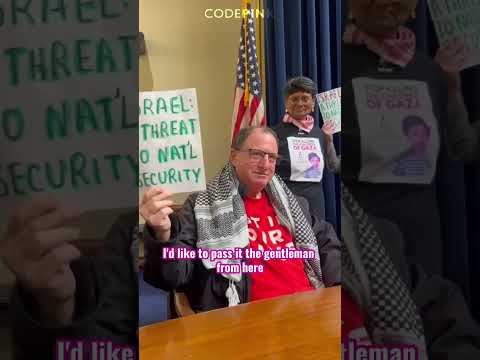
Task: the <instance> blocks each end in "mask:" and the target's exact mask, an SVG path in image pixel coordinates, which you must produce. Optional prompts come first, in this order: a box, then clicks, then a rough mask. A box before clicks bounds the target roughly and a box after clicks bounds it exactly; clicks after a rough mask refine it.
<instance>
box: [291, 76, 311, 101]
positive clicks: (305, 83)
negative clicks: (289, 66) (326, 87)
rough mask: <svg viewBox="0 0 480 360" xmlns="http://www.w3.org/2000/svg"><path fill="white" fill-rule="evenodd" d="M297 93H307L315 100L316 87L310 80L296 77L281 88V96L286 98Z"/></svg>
mask: <svg viewBox="0 0 480 360" xmlns="http://www.w3.org/2000/svg"><path fill="white" fill-rule="evenodd" d="M299 91H301V92H306V93H309V94H311V95H312V96H313V97H314V98H315V95H316V94H317V85H316V84H315V82H314V81H313V80H312V79H310V78H308V77H306V76H297V77H294V78H291V79H289V80H288V81H287V84H286V85H285V87H284V88H283V95H284V96H285V97H286V98H288V97H289V96H290V95H292V94H295V93H296V92H299Z"/></svg>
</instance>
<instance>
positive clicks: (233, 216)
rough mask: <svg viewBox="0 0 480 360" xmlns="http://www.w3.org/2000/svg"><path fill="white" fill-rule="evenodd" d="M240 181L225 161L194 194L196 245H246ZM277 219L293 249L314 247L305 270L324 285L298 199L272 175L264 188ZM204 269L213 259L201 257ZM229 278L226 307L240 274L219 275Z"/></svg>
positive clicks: (233, 297)
mask: <svg viewBox="0 0 480 360" xmlns="http://www.w3.org/2000/svg"><path fill="white" fill-rule="evenodd" d="M238 187H239V181H238V178H237V176H236V174H235V171H234V169H233V167H232V165H231V164H227V165H226V166H225V167H224V168H223V169H222V170H221V171H220V172H219V173H218V174H217V176H215V178H213V179H212V180H211V181H210V182H209V183H208V184H207V189H206V190H205V191H203V192H201V193H199V195H198V196H197V198H196V200H195V206H194V213H195V221H196V224H197V234H198V241H197V246H198V247H199V248H202V249H206V250H213V249H234V248H245V247H247V246H248V245H249V240H248V224H247V215H246V213H245V207H244V204H243V200H242V197H241V196H240V194H239V190H238ZM265 191H266V193H267V196H268V197H269V199H270V201H271V203H272V206H273V208H274V209H275V213H276V215H277V217H278V221H279V223H280V224H281V225H284V226H285V227H286V228H287V229H288V230H289V231H290V233H291V234H292V238H293V242H294V244H295V248H297V249H301V250H313V251H314V253H315V258H314V259H305V260H304V265H305V273H306V274H307V277H308V279H309V281H310V283H311V284H312V286H313V287H314V288H321V287H324V283H323V279H322V269H321V266H320V256H319V252H318V245H317V241H316V238H315V235H314V233H313V230H312V227H311V226H310V224H309V223H308V221H307V219H306V218H305V215H304V214H303V212H302V210H301V208H300V205H299V204H298V202H297V199H296V198H295V196H294V195H293V194H292V192H291V191H290V190H289V189H288V187H287V186H286V185H285V183H284V182H283V181H282V180H281V179H280V178H279V177H278V176H277V175H274V177H273V178H272V180H271V181H270V183H269V184H268V185H267V187H266V188H265ZM202 262H203V264H204V266H205V267H206V268H207V269H214V268H215V267H216V261H211V260H210V259H202ZM222 262H223V263H227V264H240V263H241V260H240V259H238V260H237V259H232V260H222ZM222 276H224V277H225V278H227V279H229V280H230V286H229V288H228V289H227V292H226V296H227V298H228V300H229V306H233V305H236V304H238V303H239V298H238V293H237V290H236V288H235V286H234V282H238V281H240V280H241V278H242V274H241V273H236V274H222Z"/></svg>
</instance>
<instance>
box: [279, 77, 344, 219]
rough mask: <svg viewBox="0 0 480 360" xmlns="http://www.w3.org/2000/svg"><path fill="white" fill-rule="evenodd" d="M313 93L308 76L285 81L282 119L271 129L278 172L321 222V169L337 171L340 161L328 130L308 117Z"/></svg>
mask: <svg viewBox="0 0 480 360" xmlns="http://www.w3.org/2000/svg"><path fill="white" fill-rule="evenodd" d="M316 93H317V86H316V85H315V83H314V82H313V80H312V79H309V78H308V77H304V76H299V77H295V78H292V79H290V80H288V82H287V84H286V86H285V88H284V96H285V108H286V109H285V116H284V117H283V120H282V122H281V123H279V124H277V125H276V126H274V127H273V130H275V132H276V133H277V136H278V138H279V140H280V144H279V150H278V153H279V155H280V156H281V161H279V162H278V164H277V173H278V174H279V175H280V177H281V178H282V180H283V181H285V183H286V184H287V186H288V187H289V188H290V190H291V191H292V192H293V193H295V194H296V195H300V196H303V197H305V198H306V199H307V200H308V202H309V204H310V209H311V211H312V214H314V215H315V216H316V217H317V218H318V219H321V220H324V219H325V196H324V193H323V187H322V178H323V170H324V167H325V165H326V167H327V169H328V170H330V171H335V172H338V171H339V170H340V159H338V158H337V154H336V151H335V147H334V145H333V136H332V134H331V133H330V132H329V131H328V128H327V127H324V128H323V129H320V128H317V127H315V126H314V118H313V117H312V116H311V114H312V113H313V112H314V111H315V94H316ZM322 130H323V131H322Z"/></svg>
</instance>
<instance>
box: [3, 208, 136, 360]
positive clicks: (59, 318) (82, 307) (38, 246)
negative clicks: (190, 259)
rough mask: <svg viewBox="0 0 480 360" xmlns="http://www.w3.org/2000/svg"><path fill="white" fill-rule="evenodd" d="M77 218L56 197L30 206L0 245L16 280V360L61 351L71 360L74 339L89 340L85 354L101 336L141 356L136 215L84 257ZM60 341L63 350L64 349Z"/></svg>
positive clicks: (129, 216)
mask: <svg viewBox="0 0 480 360" xmlns="http://www.w3.org/2000/svg"><path fill="white" fill-rule="evenodd" d="M77 215H78V214H75V213H74V212H72V211H69V210H66V209H64V208H62V207H61V206H59V204H58V203H57V202H56V201H55V200H54V199H47V200H42V201H32V202H28V203H25V204H24V205H22V206H19V207H18V208H17V209H16V210H15V212H14V214H13V216H12V218H11V220H10V221H9V223H8V226H7V232H6V234H5V236H4V237H3V238H2V239H1V240H0V255H1V258H2V260H3V261H4V263H5V264H6V265H7V266H8V267H9V269H10V270H11V271H12V272H13V274H14V275H15V277H16V285H15V288H14V291H13V297H12V301H11V303H10V309H9V312H10V314H11V315H12V332H13V342H14V347H13V353H14V355H13V358H14V359H35V358H41V359H54V358H56V357H54V354H55V352H56V353H57V355H58V358H61V357H60V356H61V355H60V353H61V352H62V351H63V356H64V357H63V358H65V359H67V358H68V359H70V358H73V357H72V356H73V355H71V354H70V355H69V354H68V353H67V346H68V345H66V342H67V341H69V340H76V341H77V340H78V341H82V340H83V341H84V342H83V345H82V348H83V354H84V356H86V352H87V351H88V350H91V347H89V346H88V343H87V341H88V340H94V339H95V338H97V339H102V340H104V341H111V342H112V343H113V344H115V345H120V346H123V350H122V349H120V350H119V351H117V353H118V352H121V351H124V352H125V354H128V353H133V355H134V354H135V353H136V351H137V349H136V348H137V334H136V333H137V327H138V291H137V289H138V285H137V276H136V274H135V271H134V262H133V259H132V256H131V248H132V245H134V242H135V239H136V238H137V234H138V214H137V212H133V213H130V214H126V215H124V216H121V217H120V218H119V219H118V220H117V221H116V223H115V224H114V225H113V226H112V228H111V229H110V231H109V233H108V235H107V237H106V239H105V249H104V250H105V251H104V253H103V254H101V255H100V254H99V255H98V256H84V255H81V254H80V251H79V249H78V247H77V245H76V244H75V239H76V238H78V231H77V230H76V229H75V228H74V227H73V226H72V224H71V221H72V219H74V218H76V217H77ZM57 340H58V341H59V340H65V346H63V348H58V347H57V346H56V344H55V343H56V341H57ZM57 345H58V344H57ZM74 347H76V346H74V344H70V350H72V348H74ZM62 349H63V350H62ZM76 351H77V354H78V350H76ZM97 355H98V356H99V354H97ZM120 355H121V354H120ZM90 356H92V354H90ZM98 356H97V357H98ZM78 358H80V357H78ZM82 358H83V357H82ZM135 358H137V355H135Z"/></svg>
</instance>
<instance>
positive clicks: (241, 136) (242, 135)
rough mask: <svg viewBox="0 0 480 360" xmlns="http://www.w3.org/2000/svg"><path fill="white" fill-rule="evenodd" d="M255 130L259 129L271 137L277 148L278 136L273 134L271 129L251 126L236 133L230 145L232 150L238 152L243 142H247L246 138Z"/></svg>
mask: <svg viewBox="0 0 480 360" xmlns="http://www.w3.org/2000/svg"><path fill="white" fill-rule="evenodd" d="M257 129H260V130H261V131H262V132H263V133H265V134H270V135H272V136H273V137H274V138H275V141H276V142H277V146H278V144H279V140H278V136H277V134H276V133H275V131H273V130H272V129H271V128H269V127H267V126H251V127H247V128H243V129H241V130H240V131H239V132H238V134H237V136H236V137H235V139H234V141H233V143H232V148H234V149H236V150H240V149H241V148H242V146H243V144H244V143H245V141H247V139H248V137H249V136H250V135H252V133H253V132H254V131H255V130H257Z"/></svg>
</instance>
